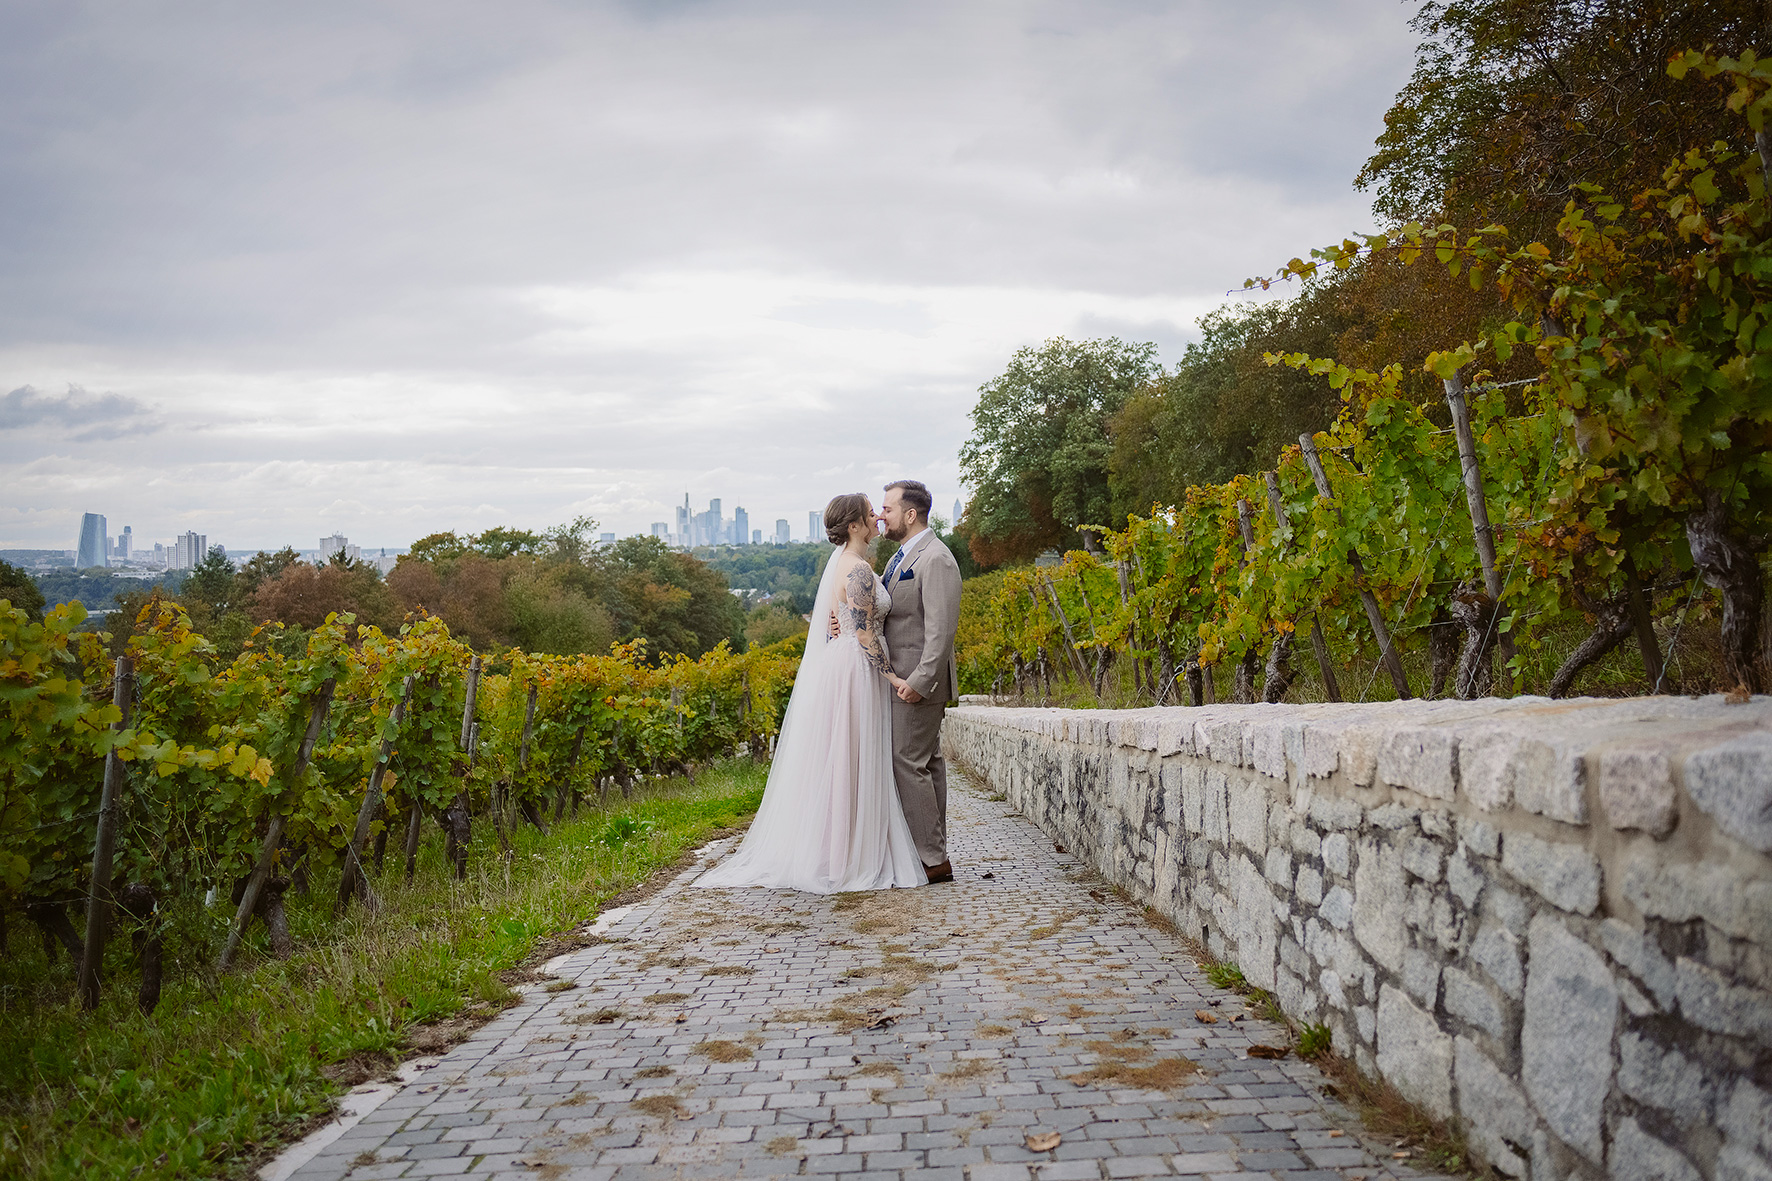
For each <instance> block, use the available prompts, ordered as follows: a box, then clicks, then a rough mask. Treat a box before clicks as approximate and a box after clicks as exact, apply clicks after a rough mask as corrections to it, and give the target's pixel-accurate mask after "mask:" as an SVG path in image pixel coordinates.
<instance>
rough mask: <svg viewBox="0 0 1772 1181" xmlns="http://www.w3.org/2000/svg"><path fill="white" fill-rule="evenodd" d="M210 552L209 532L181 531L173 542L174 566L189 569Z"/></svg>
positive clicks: (176, 568) (174, 567) (178, 568)
mask: <svg viewBox="0 0 1772 1181" xmlns="http://www.w3.org/2000/svg"><path fill="white" fill-rule="evenodd" d="M208 553H209V535H208V534H207V533H188V532H187V533H180V534H179V535H178V539H177V540H176V541H174V542H173V543H172V568H173V569H174V570H189V569H191V568H192V567H194V566H196V564H197V563H198V562H201V561H202V560H203V558H204V556H205V555H206V554H208Z"/></svg>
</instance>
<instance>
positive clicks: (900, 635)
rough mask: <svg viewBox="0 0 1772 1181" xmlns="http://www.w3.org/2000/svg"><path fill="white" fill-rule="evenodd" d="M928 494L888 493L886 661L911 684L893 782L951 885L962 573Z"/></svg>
mask: <svg viewBox="0 0 1772 1181" xmlns="http://www.w3.org/2000/svg"><path fill="white" fill-rule="evenodd" d="M930 504H931V498H930V496H929V489H927V488H925V487H924V486H923V485H922V484H920V483H918V482H917V481H916V480H895V481H893V482H892V483H890V484H888V485H886V499H885V503H884V505H883V507H882V508H881V510H880V515H879V521H880V524H881V525H882V526H883V527H884V531H885V534H886V536H887V537H890V538H891V539H892V540H893V541H896V542H898V552H897V553H895V554H893V555H892V560H891V561H889V562H887V563H886V573H885V574H884V575H883V576H882V581H883V582H884V583H885V584H886V590H887V591H888V593H890V594H891V595H892V611H891V612H890V613H889V614H888V615H887V616H886V654H887V656H888V658H890V660H891V661H892V668H893V671H895V672H897V673H898V675H899V676H901V677H903V678H904V679H905V681H906V682H907V683H906V684H905V686H904V687H903V688H900V689H899V690H897V697H896V698H895V699H894V701H893V702H892V775H893V778H894V779H895V780H896V781H897V783H898V802H899V804H900V806H902V807H903V808H904V818H905V820H907V821H908V822H909V823H910V826H911V835H912V836H913V837H914V838H915V839H916V842H917V852H918V853H919V854H921V855H922V858H923V865H924V867H925V868H926V869H927V870H928V872H929V881H930V882H931V883H932V884H933V883H935V882H951V881H953V880H954V867H953V865H952V864H951V863H950V862H949V861H948V775H947V764H946V763H945V762H943V761H942V757H941V719H942V714H943V713H944V712H945V711H946V709H947V706H948V702H950V701H957V700H959V696H960V677H959V672H958V670H957V669H956V667H955V665H954V632H955V631H956V630H957V629H958V627H959V625H960V567H959V566H958V565H957V564H956V563H955V562H954V555H953V554H952V553H950V552H949V551H948V547H947V546H945V545H943V544H942V543H941V539H940V538H938V537H936V536H935V534H934V533H932V532H931V531H930V529H929V506H930Z"/></svg>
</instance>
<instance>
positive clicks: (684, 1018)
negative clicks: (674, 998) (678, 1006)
mask: <svg viewBox="0 0 1772 1181" xmlns="http://www.w3.org/2000/svg"><path fill="white" fill-rule="evenodd" d="M676 1020H677V1024H678V1025H681V1024H683V1023H684V1022H685V1021H688V1020H689V1014H687V1013H678V1014H677V1018H676Z"/></svg>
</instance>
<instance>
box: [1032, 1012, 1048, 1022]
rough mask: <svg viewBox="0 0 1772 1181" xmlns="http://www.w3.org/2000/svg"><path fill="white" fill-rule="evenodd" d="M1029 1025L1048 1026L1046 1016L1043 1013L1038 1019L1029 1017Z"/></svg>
mask: <svg viewBox="0 0 1772 1181" xmlns="http://www.w3.org/2000/svg"><path fill="white" fill-rule="evenodd" d="M1028 1024H1029V1025H1044V1024H1046V1014H1044V1013H1041V1014H1040V1015H1039V1016H1038V1017H1029V1018H1028Z"/></svg>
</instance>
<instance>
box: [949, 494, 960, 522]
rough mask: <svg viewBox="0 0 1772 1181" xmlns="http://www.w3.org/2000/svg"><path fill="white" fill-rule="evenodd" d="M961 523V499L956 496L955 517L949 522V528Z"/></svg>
mask: <svg viewBox="0 0 1772 1181" xmlns="http://www.w3.org/2000/svg"><path fill="white" fill-rule="evenodd" d="M959 523H960V499H959V497H955V498H954V518H953V520H951V521H949V522H948V528H949V529H952V528H953V527H954V526H956V525H958V524H959Z"/></svg>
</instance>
